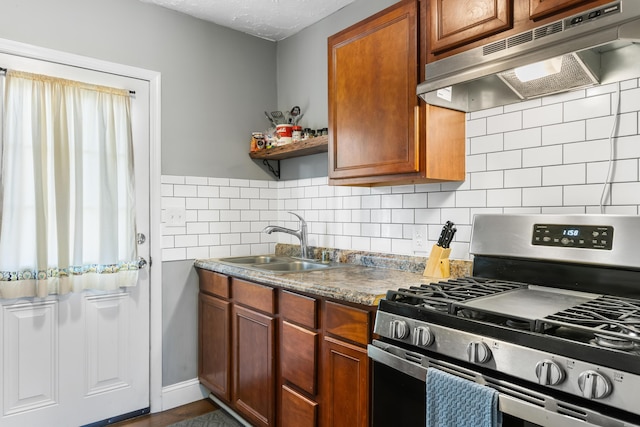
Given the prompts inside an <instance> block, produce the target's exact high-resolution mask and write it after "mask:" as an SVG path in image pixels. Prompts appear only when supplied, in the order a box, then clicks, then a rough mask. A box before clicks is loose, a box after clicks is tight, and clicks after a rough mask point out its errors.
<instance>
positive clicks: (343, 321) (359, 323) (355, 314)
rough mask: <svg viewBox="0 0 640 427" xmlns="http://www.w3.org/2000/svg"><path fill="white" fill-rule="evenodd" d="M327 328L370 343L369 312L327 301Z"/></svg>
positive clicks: (329, 331) (361, 341)
mask: <svg viewBox="0 0 640 427" xmlns="http://www.w3.org/2000/svg"><path fill="white" fill-rule="evenodd" d="M324 323H325V330H326V332H327V333H329V334H332V335H336V336H339V337H341V338H344V339H347V340H350V341H353V342H356V343H358V344H362V345H367V344H368V343H369V312H368V311H366V310H360V309H357V308H353V307H348V306H346V305H342V304H337V303H333V302H329V301H327V303H326V305H325V319H324Z"/></svg>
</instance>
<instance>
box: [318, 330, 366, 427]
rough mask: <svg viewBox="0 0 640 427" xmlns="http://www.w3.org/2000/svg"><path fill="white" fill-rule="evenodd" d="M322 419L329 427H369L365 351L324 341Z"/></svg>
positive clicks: (344, 344)
mask: <svg viewBox="0 0 640 427" xmlns="http://www.w3.org/2000/svg"><path fill="white" fill-rule="evenodd" d="M323 354H324V359H323V375H324V379H323V384H324V387H325V390H324V400H323V401H322V403H323V407H322V411H323V419H324V420H325V421H326V425H330V426H332V427H367V426H368V425H369V357H368V356H367V350H366V348H362V347H356V346H355V345H351V344H348V343H345V342H342V341H339V340H336V339H334V338H331V337H325V338H324V350H323Z"/></svg>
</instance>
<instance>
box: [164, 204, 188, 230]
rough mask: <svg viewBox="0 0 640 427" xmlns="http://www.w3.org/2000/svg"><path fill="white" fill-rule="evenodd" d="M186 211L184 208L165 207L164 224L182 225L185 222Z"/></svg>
mask: <svg viewBox="0 0 640 427" xmlns="http://www.w3.org/2000/svg"><path fill="white" fill-rule="evenodd" d="M186 217H187V211H186V210H185V209H184V208H167V212H166V219H165V224H166V225H169V226H172V227H183V226H184V225H185V224H186Z"/></svg>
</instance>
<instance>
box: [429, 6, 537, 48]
mask: <svg viewBox="0 0 640 427" xmlns="http://www.w3.org/2000/svg"><path fill="white" fill-rule="evenodd" d="M545 2H546V1H545ZM512 3H513V0H468V1H447V0H431V1H430V2H429V16H430V22H431V25H430V33H429V51H430V52H431V53H434V52H436V53H437V52H441V51H443V50H446V49H451V48H454V47H457V46H461V45H463V44H466V43H470V42H472V41H476V40H479V39H482V38H484V37H487V36H490V35H492V34H496V33H498V32H500V31H504V30H507V29H509V28H511V27H512V26H513V14H512Z"/></svg>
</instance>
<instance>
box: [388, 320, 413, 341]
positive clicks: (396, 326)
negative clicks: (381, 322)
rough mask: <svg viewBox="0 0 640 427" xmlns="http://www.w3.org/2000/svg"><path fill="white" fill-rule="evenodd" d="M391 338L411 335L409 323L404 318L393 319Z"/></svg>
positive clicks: (402, 337) (403, 337)
mask: <svg viewBox="0 0 640 427" xmlns="http://www.w3.org/2000/svg"><path fill="white" fill-rule="evenodd" d="M390 329H391V338H395V339H399V340H402V339H405V338H406V337H408V336H409V325H408V324H407V322H405V321H404V320H392V321H391V328H390Z"/></svg>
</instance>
